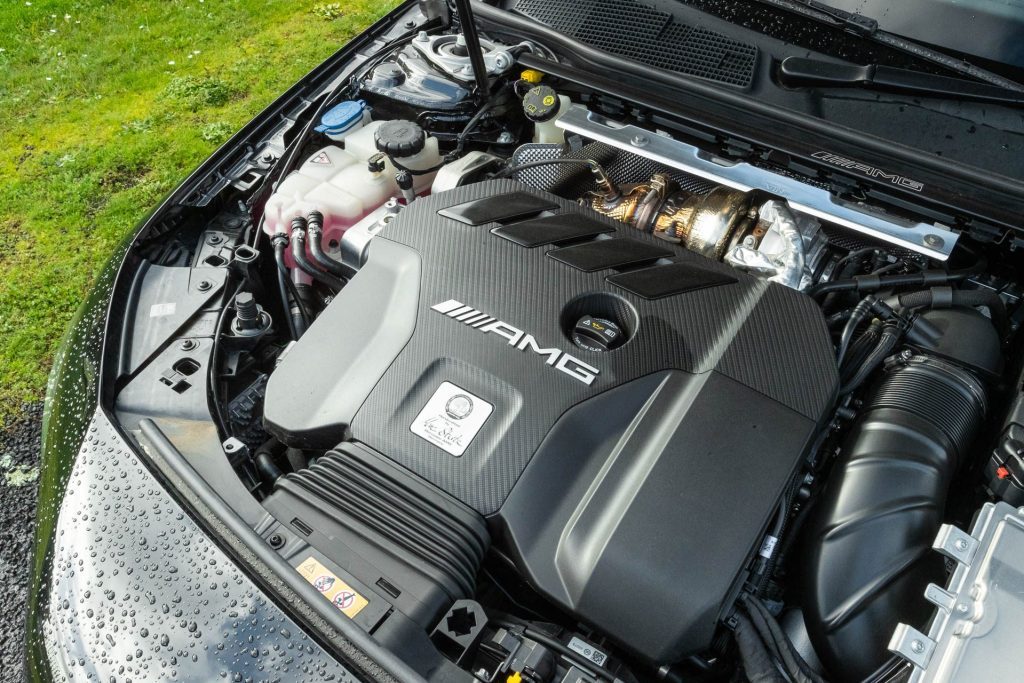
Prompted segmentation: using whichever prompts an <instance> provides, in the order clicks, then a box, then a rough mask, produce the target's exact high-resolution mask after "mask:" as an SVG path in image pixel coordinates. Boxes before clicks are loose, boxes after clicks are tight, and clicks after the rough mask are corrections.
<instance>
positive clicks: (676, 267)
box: [608, 263, 738, 299]
mask: <svg viewBox="0 0 1024 683" xmlns="http://www.w3.org/2000/svg"><path fill="white" fill-rule="evenodd" d="M608 282H610V283H612V284H613V285H615V286H616V287H621V288H622V289H624V290H626V291H627V292H631V293H633V294H636V295H637V296H642V297H643V298H645V299H661V298H663V297H666V296H673V295H674V294H682V293H683V292H694V291H697V290H698V289H706V288H708V287H719V286H721V285H732V284H736V282H738V280H737V279H736V278H734V277H731V276H729V275H726V274H724V273H718V272H715V271H713V270H708V269H706V268H700V267H697V266H694V265H692V264H689V263H670V264H668V265H665V266H654V267H653V268H644V269H642V270H634V271H630V272H628V273H620V274H618V275H611V276H609V277H608Z"/></svg>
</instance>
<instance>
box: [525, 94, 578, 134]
mask: <svg viewBox="0 0 1024 683" xmlns="http://www.w3.org/2000/svg"><path fill="white" fill-rule="evenodd" d="M571 105H572V100H570V99H569V98H568V97H566V96H565V95H559V94H558V93H556V92H555V89H554V88H552V87H550V86H547V85H538V86H535V87H533V88H530V90H529V92H527V93H526V95H525V96H524V97H523V113H525V114H526V118H528V119H530V120H531V121H533V141H534V142H536V143H540V144H546V145H563V144H565V131H564V130H562V129H561V128H559V127H558V126H557V125H556V122H557V121H558V119H559V118H560V117H561V116H562V115H563V114H564V113H565V112H566V111H568V109H569V107H570V106H571Z"/></svg>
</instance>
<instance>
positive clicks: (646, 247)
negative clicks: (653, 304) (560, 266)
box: [548, 237, 672, 273]
mask: <svg viewBox="0 0 1024 683" xmlns="http://www.w3.org/2000/svg"><path fill="white" fill-rule="evenodd" d="M548 256H550V257H551V258H553V259H555V260H556V261H560V262H562V263H564V264H566V265H569V266H572V267H573V268H576V269H577V270H582V271H584V272H587V273H592V272H594V271H597V270H605V269H606V268H624V267H626V266H632V265H637V264H640V263H651V262H653V261H657V260H658V259H660V258H668V257H671V256H672V252H671V251H669V250H668V249H664V248H662V247H659V246H658V245H656V244H649V243H647V242H640V241H638V240H634V239H631V238H629V237H621V238H612V239H607V240H594V241H593V242H587V243H585V244H577V245H574V246H571V247H564V248H562V249H555V250H553V251H549V252H548Z"/></svg>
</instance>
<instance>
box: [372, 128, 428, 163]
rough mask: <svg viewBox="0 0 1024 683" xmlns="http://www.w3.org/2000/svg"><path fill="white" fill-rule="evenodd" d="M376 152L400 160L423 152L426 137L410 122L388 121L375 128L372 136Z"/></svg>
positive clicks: (420, 129) (421, 130)
mask: <svg viewBox="0 0 1024 683" xmlns="http://www.w3.org/2000/svg"><path fill="white" fill-rule="evenodd" d="M373 139H374V142H375V143H376V145H377V150H378V151H380V152H383V153H384V154H387V155H388V156H389V157H395V158H397V159H401V158H403V157H411V156H414V155H416V154H419V153H420V152H422V151H423V148H424V146H425V145H426V143H427V135H426V133H424V132H423V129H422V128H420V127H419V126H418V125H416V124H415V123H413V122H412V121H388V122H387V123H383V124H381V125H380V127H379V128H377V131H376V132H375V133H374V136H373Z"/></svg>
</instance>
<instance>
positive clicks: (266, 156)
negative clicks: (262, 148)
mask: <svg viewBox="0 0 1024 683" xmlns="http://www.w3.org/2000/svg"><path fill="white" fill-rule="evenodd" d="M260 158H261V159H262V160H263V163H265V164H269V163H271V162H273V161H274V159H276V158H277V155H276V154H274V153H273V152H264V153H263V156H262V157H260Z"/></svg>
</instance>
